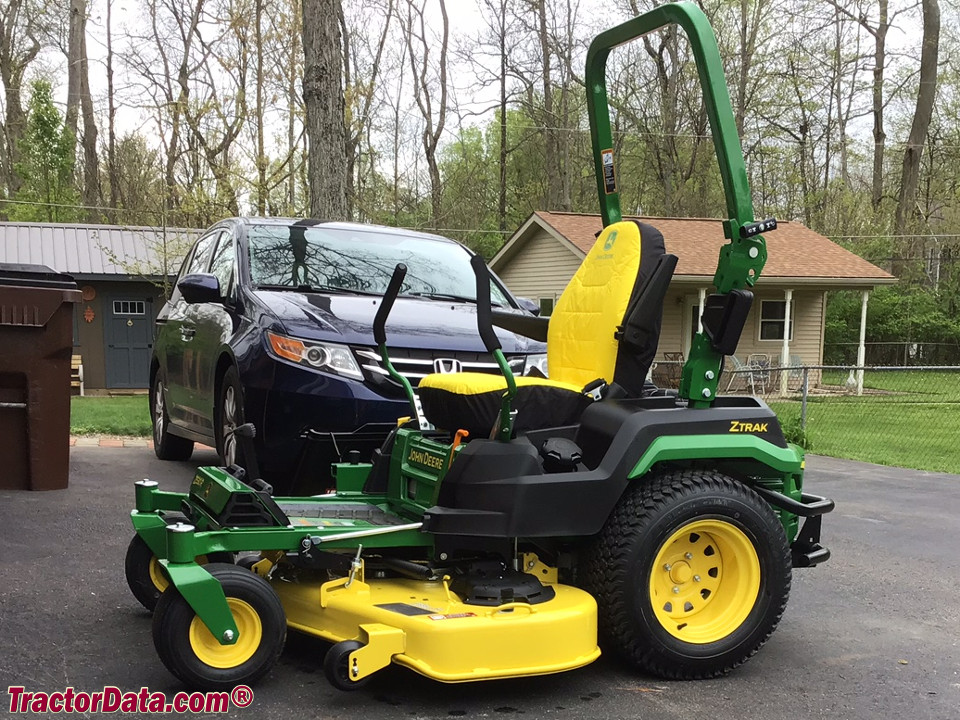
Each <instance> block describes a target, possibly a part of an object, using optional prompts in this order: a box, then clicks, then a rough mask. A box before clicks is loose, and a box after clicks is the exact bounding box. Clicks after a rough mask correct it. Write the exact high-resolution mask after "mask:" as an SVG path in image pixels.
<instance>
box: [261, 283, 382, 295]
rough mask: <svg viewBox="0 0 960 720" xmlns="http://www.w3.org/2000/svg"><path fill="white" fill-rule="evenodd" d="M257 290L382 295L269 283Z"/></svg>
mask: <svg viewBox="0 0 960 720" xmlns="http://www.w3.org/2000/svg"><path fill="white" fill-rule="evenodd" d="M257 290H292V291H294V292H311V293H330V294H332V295H381V294H382V293H378V292H373V291H371V290H357V289H355V288H345V287H335V286H333V285H306V284H304V283H300V284H299V285H272V284H269V283H262V284H260V285H257Z"/></svg>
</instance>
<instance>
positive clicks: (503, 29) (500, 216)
mask: <svg viewBox="0 0 960 720" xmlns="http://www.w3.org/2000/svg"><path fill="white" fill-rule="evenodd" d="M497 20H498V21H499V26H498V28H497V29H498V32H499V38H498V39H499V41H500V161H499V165H500V187H499V192H498V194H497V227H498V228H499V229H500V232H501V233H502V232H504V231H506V229H507V0H500V17H498V18H497Z"/></svg>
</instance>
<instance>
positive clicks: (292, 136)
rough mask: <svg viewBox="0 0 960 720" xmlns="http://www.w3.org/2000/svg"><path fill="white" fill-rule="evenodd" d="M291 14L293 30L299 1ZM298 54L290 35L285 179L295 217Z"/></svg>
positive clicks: (297, 44)
mask: <svg viewBox="0 0 960 720" xmlns="http://www.w3.org/2000/svg"><path fill="white" fill-rule="evenodd" d="M290 6H291V10H292V12H293V23H292V26H293V27H294V28H298V27H299V26H300V0H292V2H291V3H290ZM299 52H300V36H299V35H298V34H297V33H295V32H294V33H291V35H290V56H289V57H290V67H288V68H287V102H288V103H289V104H290V107H289V109H288V112H287V152H288V153H289V157H290V167H289V170H290V175H289V176H288V177H287V212H288V213H289V214H290V215H296V214H298V212H297V172H296V170H297V166H296V163H295V162H294V158H295V157H296V149H297V136H296V113H295V108H296V106H297V62H296V60H297V57H298V54H299Z"/></svg>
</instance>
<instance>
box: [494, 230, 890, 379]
mask: <svg viewBox="0 0 960 720" xmlns="http://www.w3.org/2000/svg"><path fill="white" fill-rule="evenodd" d="M625 219H631V220H640V221H643V222H646V223H649V224H650V225H653V226H654V227H656V228H658V229H659V230H660V232H662V233H663V237H664V242H665V244H666V248H667V252H669V253H673V254H674V255H676V256H677V258H678V263H677V269H676V272H675V274H674V277H673V282H672V284H671V286H670V290H669V291H668V293H667V297H666V300H665V302H664V310H663V329H662V331H661V334H660V345H659V348H658V350H657V358H658V359H659V360H660V361H663V360H665V359H676V358H678V357H679V356H678V354H682V357H687V355H688V354H689V352H690V343H691V340H692V338H693V336H694V334H695V333H696V332H697V330H698V329H699V319H700V314H701V309H702V305H703V302H704V300H705V298H706V296H707V295H708V294H709V293H710V292H712V289H713V288H712V283H713V274H714V272H715V271H716V267H717V259H718V256H719V252H720V248H721V246H722V245H724V244H725V243H726V242H727V239H726V238H724V236H723V227H722V224H721V221H720V220H708V219H699V218H641V217H638V218H625ZM601 229H602V222H601V220H600V216H599V215H586V214H578V213H563V212H535V213H533V214H532V215H531V216H530V217H529V218H528V219H527V221H526V222H524V224H523V225H522V226H521V227H520V229H518V230H517V231H516V232H515V233H514V234H513V235H512V236H511V237H510V239H509V240H508V241H507V243H506V244H505V245H504V246H503V248H501V250H500V252H498V253H497V254H496V256H494V258H493V259H492V260H491V262H490V266H491V268H493V270H494V271H495V272H496V273H497V274H498V275H499V276H500V277H501V278H502V279H503V281H504V282H505V283H506V284H507V286H508V287H509V288H510V289H511V291H512V292H514V293H515V294H517V295H522V296H526V297H529V298H531V299H534V300H536V301H538V302H539V304H540V308H541V312H542V313H543V314H544V315H548V314H550V312H551V311H552V309H553V304H554V302H555V301H556V299H557V298H558V297H559V296H560V293H562V292H563V289H564V288H565V287H566V285H567V283H568V282H569V280H570V278H571V277H572V276H573V274H574V273H575V272H576V270H577V268H578V267H579V265H580V262H581V261H582V260H583V258H584V257H585V256H586V253H587V252H588V251H589V250H590V248H591V247H592V246H593V243H594V241H595V239H596V235H597V233H599V232H600V230H601ZM764 239H765V240H766V243H767V252H768V260H767V264H766V266H765V267H764V269H763V273H762V274H761V276H760V280H759V281H758V282H757V284H756V286H755V287H754V288H753V290H754V295H755V298H754V303H753V307H752V308H751V310H750V315H749V316H748V318H747V323H746V326H745V328H744V331H743V335H742V336H741V338H740V344H739V345H738V347H737V356H738V358H740V359H741V360H743V361H744V362H746V361H747V359H748V358H749V357H750V356H760V357H762V356H766V357H768V358H770V359H771V361H773V362H774V363H776V362H779V361H781V360H782V358H784V357H785V358H787V362H788V363H789V364H791V365H794V364H798V362H797V361H799V363H802V364H805V365H819V364H822V362H823V332H824V323H825V319H826V295H827V292H829V291H830V290H860V291H862V292H863V303H864V310H865V308H866V302H867V296H868V293H869V291H870V290H872V289H873V288H875V287H877V286H878V285H888V284H892V283H895V282H896V278H895V277H893V276H892V275H890V274H889V273H887V272H885V271H884V270H881V269H880V268H878V267H876V266H875V265H872V264H871V263H869V262H867V261H866V260H864V259H863V258H861V257H859V256H857V255H854V254H853V253H852V252H850V251H848V250H846V249H844V248H842V247H840V246H839V245H837V244H836V243H834V242H832V241H831V240H829V239H828V238H826V237H824V236H822V235H820V234H818V233H816V232H814V231H813V230H810V229H809V228H807V227H804V226H803V225H802V224H800V223H796V222H781V223H780V224H779V227H778V228H777V229H776V230H775V231H773V232H771V233H768V234H766V235H764ZM788 308H789V319H790V321H789V323H788V322H787V311H788ZM864 317H865V312H864ZM788 325H789V329H787V326H788ZM785 331H787V335H788V336H787V338H786V342H784V340H785V338H784V335H785ZM861 342H862V340H861ZM861 364H862V363H861Z"/></svg>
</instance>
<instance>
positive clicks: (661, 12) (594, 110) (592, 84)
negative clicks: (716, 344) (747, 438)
mask: <svg viewBox="0 0 960 720" xmlns="http://www.w3.org/2000/svg"><path fill="white" fill-rule="evenodd" d="M671 24H676V25H679V26H680V27H681V28H682V29H683V30H684V32H686V34H687V37H688V38H689V40H690V47H691V48H692V49H693V55H694V59H695V60H696V64H697V73H698V75H699V77H700V87H701V89H702V91H703V96H704V104H705V105H706V109H707V117H708V118H709V120H710V129H711V132H712V135H713V146H714V149H715V151H716V155H717V162H718V164H719V166H720V177H721V180H722V181H723V192H724V197H725V199H726V204H727V216H728V219H727V220H724V221H723V231H724V236H725V237H727V238H728V239H729V240H730V242H729V243H727V244H726V245H724V246H723V248H721V250H720V258H719V262H718V263H717V271H716V274H715V275H714V278H713V284H714V285H715V286H716V288H717V292H719V293H729V292H730V291H731V290H734V289H737V288H743V287H748V286H749V287H752V286H753V284H754V283H755V282H756V281H757V279H758V278H759V277H760V272H761V270H762V269H763V266H764V263H765V262H766V260H767V250H766V243H765V242H764V240H763V237H762V236H761V235H760V234H759V233H760V232H761V231H763V230H766V229H772V228H773V227H776V224H775V223H771V224H770V225H767V223H765V222H760V223H757V222H754V218H753V201H752V199H751V197H750V183H749V182H748V180H747V169H746V166H745V164H744V162H743V150H742V149H741V147H740V138H739V137H738V135H737V126H736V122H735V120H734V117H733V108H732V106H731V105H730V93H729V91H728V90H727V83H726V80H725V79H724V75H723V64H722V63H721V61H720V51H719V50H718V48H717V39H716V36H715V35H714V33H713V30H712V29H711V27H710V22H709V21H708V20H707V17H706V15H704V13H703V11H702V10H700V8H699V7H697V6H696V5H694V4H692V3H689V2H676V3H669V4H667V5H661V6H660V7H658V8H655V9H653V10H651V11H649V12H647V13H644V14H643V15H639V16H637V17H635V18H633V19H631V20H627V21H626V22H625V23H622V24H620V25H617V26H616V27H614V28H611V29H609V30H607V31H605V32H603V33H601V34H600V35H598V36H597V37H596V38H594V40H593V42H592V43H591V44H590V49H589V50H588V51H587V70H586V85H587V110H588V113H589V116H590V135H591V139H592V141H593V158H594V164H595V169H596V176H597V192H598V195H599V199H600V213H601V215H602V216H603V226H604V227H606V226H607V225H610V224H611V223H615V222H619V221H620V220H622V218H623V215H622V213H621V210H620V190H619V180H618V178H617V170H616V163H615V158H614V143H613V133H612V132H611V130H610V108H609V105H608V102H607V80H606V68H607V56H608V55H609V54H610V51H611V50H613V49H614V48H615V47H617V46H619V45H623V44H624V43H627V42H629V41H631V40H635V39H637V38H639V37H642V36H643V35H646V34H648V33H651V32H653V31H654V30H657V29H659V28H662V27H665V26H667V25H671ZM722 362H723V356H722V355H721V354H720V353H719V352H717V351H716V350H715V349H714V348H713V347H712V346H711V344H710V341H709V339H708V338H707V337H706V336H705V335H704V334H703V332H699V333H697V335H696V336H695V337H694V340H693V344H692V346H691V349H690V356H689V358H688V359H687V362H686V364H685V365H684V367H683V374H682V378H681V381H680V396H681V397H683V398H686V399H688V400H689V401H690V403H691V405H693V406H694V407H708V406H710V405H711V404H712V403H713V400H714V398H715V397H716V394H717V384H718V383H719V380H720V370H721V366H722Z"/></svg>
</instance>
